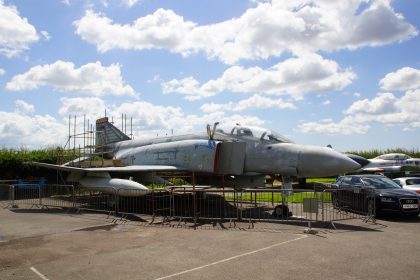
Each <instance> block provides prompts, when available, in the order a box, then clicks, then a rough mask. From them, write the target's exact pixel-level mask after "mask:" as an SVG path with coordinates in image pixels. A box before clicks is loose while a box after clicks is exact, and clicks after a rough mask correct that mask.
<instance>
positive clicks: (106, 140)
mask: <svg viewBox="0 0 420 280" xmlns="http://www.w3.org/2000/svg"><path fill="white" fill-rule="evenodd" d="M130 139H131V138H130V137H128V136H127V135H125V134H124V133H123V132H122V131H121V130H119V129H118V128H117V127H115V126H114V125H113V124H112V123H110V122H109V121H108V118H107V117H105V118H101V119H98V120H96V140H95V145H96V147H97V150H102V151H103V150H106V145H108V144H112V143H115V142H120V141H124V140H130Z"/></svg>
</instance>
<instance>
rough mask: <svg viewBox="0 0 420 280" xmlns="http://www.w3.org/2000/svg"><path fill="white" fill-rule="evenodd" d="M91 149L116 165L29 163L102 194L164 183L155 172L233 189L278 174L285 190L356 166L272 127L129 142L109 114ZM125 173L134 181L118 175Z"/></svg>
mask: <svg viewBox="0 0 420 280" xmlns="http://www.w3.org/2000/svg"><path fill="white" fill-rule="evenodd" d="M96 147H97V148H96V152H97V153H102V154H104V155H106V156H107V157H108V158H110V159H114V161H115V162H118V163H119V164H118V166H112V167H96V168H80V167H76V165H77V164H76V163H77V161H72V162H70V163H67V164H64V165H52V164H45V163H35V162H33V163H31V164H33V165H37V166H43V167H47V168H53V169H56V170H62V171H67V172H70V176H69V180H70V181H78V182H80V184H81V185H82V186H84V187H87V188H90V189H95V190H100V191H104V192H106V191H107V190H109V189H110V188H113V189H117V190H118V191H119V194H120V195H126V196H130V195H141V194H146V193H147V192H148V189H147V188H146V187H145V186H144V185H142V184H141V183H138V182H136V181H139V182H142V183H145V182H147V181H149V180H151V179H153V180H154V181H156V180H157V179H158V180H161V182H165V180H164V179H162V178H159V177H158V176H156V174H157V173H158V172H161V171H165V172H178V171H186V172H192V173H193V174H195V176H192V177H194V178H195V180H197V181H196V182H194V184H195V183H198V184H201V183H205V184H208V183H210V184H215V185H218V186H220V182H222V181H223V182H224V183H226V184H230V185H232V186H234V187H236V188H238V187H239V188H240V187H261V186H264V179H265V176H266V175H270V176H276V177H281V178H282V179H283V185H284V186H285V187H287V188H290V187H291V178H292V177H301V178H306V177H326V176H334V175H339V174H344V173H347V172H351V171H354V170H357V169H359V168H360V165H359V164H358V163H356V162H355V161H353V160H351V159H350V158H349V157H347V156H345V155H344V154H341V153H339V152H337V151H334V150H333V149H330V148H326V147H315V146H309V145H301V144H295V143H293V142H292V141H290V140H288V139H286V138H285V137H282V136H281V135H279V134H277V133H275V132H273V131H270V130H266V129H262V128H257V127H248V126H242V125H239V124H236V125H232V126H221V125H220V126H219V125H218V123H215V124H214V126H213V127H210V126H209V125H208V126H207V133H206V132H204V133H201V134H190V135H181V136H170V137H161V138H154V139H149V140H143V139H142V140H131V139H130V138H129V137H128V136H127V135H125V134H124V133H122V132H121V131H120V130H119V129H118V128H117V127H115V126H114V125H113V124H112V123H110V122H109V121H108V118H102V119H99V120H97V121H96ZM72 165H73V166H72ZM111 174H112V175H113V176H111ZM115 174H117V175H118V176H119V177H120V178H115V177H116V175H115ZM121 174H123V176H121ZM125 175H126V176H125ZM128 176H134V178H136V181H133V180H129V179H123V178H121V177H128ZM113 177H114V178H113ZM132 189H136V190H138V192H132V191H130V190H132Z"/></svg>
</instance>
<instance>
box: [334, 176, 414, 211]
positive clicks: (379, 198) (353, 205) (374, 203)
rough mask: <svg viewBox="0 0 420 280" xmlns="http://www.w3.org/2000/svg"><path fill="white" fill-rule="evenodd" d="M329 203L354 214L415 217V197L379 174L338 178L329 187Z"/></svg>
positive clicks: (411, 192)
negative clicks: (371, 211)
mask: <svg viewBox="0 0 420 280" xmlns="http://www.w3.org/2000/svg"><path fill="white" fill-rule="evenodd" d="M332 187H333V188H334V189H335V190H336V191H335V192H334V193H333V197H332V199H333V203H334V204H335V205H336V206H339V207H343V206H344V207H347V208H350V209H352V210H355V211H362V212H368V211H369V210H371V209H375V214H376V215H380V214H383V213H400V214H408V215H412V216H418V215H419V198H420V197H419V196H418V194H416V193H415V192H413V191H408V190H404V189H402V188H401V187H400V186H399V185H398V184H396V183H395V182H393V181H392V180H391V179H389V178H387V177H385V176H382V175H348V176H341V177H339V178H338V179H337V180H336V182H335V183H334V184H333V186H332Z"/></svg>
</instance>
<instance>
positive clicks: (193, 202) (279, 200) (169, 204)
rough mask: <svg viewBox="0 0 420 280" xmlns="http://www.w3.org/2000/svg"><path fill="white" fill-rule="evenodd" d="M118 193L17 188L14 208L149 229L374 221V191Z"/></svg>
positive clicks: (11, 201) (11, 197) (178, 190)
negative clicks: (131, 222) (100, 215)
mask: <svg viewBox="0 0 420 280" xmlns="http://www.w3.org/2000/svg"><path fill="white" fill-rule="evenodd" d="M124 192H125V196H122V195H120V193H119V191H118V190H116V189H112V188H109V189H106V190H104V192H93V191H90V190H88V189H85V188H80V187H74V186H72V185H43V186H39V185H11V186H10V187H9V205H11V206H13V207H15V206H19V207H22V206H25V205H26V206H30V207H43V208H44V207H61V208H67V209H76V210H78V211H81V210H89V211H101V212H107V213H108V214H112V215H115V216H118V217H123V218H126V217H128V216H129V215H131V216H136V217H137V218H138V219H137V220H138V221H140V222H144V223H147V224H154V223H159V224H165V223H171V222H177V223H178V224H181V223H183V224H187V223H191V224H192V225H193V226H194V227H195V226H197V225H198V224H202V223H209V222H210V223H211V222H212V223H225V222H228V223H229V224H230V226H232V224H233V226H235V223H236V222H246V223H248V224H249V228H253V227H254V223H257V222H269V223H282V222H289V223H290V222H296V223H308V225H309V227H310V225H311V222H324V223H329V224H331V225H332V226H333V227H334V222H338V221H343V220H349V219H362V220H365V221H368V220H371V221H374V215H375V199H374V193H373V192H367V191H362V190H361V189H360V188H346V189H339V190H337V189H331V188H330V187H329V186H326V185H322V186H321V185H318V186H315V189H314V190H293V191H290V190H282V189H268V188H267V189H244V190H240V191H236V190H233V189H198V188H192V187H190V186H188V187H186V186H184V187H171V188H166V189H154V190H151V191H150V193H148V194H147V195H141V194H142V193H141V192H140V191H139V190H130V192H131V193H130V195H129V196H127V190H124Z"/></svg>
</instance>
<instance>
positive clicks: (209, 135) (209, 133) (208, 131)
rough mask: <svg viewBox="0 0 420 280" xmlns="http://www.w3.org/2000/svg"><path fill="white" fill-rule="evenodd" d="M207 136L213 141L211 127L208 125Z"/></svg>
mask: <svg viewBox="0 0 420 280" xmlns="http://www.w3.org/2000/svg"><path fill="white" fill-rule="evenodd" d="M207 136H208V137H209V139H210V140H212V139H213V136H212V135H211V131H210V125H209V124H207Z"/></svg>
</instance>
